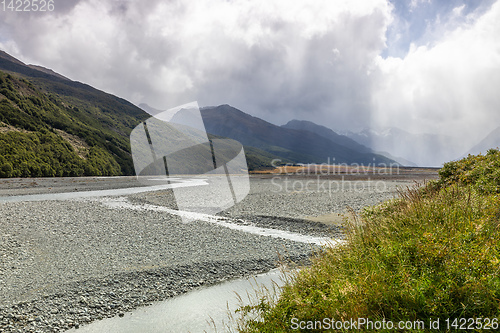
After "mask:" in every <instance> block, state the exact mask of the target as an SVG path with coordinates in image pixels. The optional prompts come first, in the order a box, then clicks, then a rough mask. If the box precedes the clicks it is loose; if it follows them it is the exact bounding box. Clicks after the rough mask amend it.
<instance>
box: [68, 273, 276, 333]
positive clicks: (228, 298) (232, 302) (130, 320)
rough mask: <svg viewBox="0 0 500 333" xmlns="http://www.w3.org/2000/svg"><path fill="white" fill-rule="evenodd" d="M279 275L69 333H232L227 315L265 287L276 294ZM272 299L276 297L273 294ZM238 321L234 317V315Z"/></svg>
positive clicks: (195, 293) (224, 285)
mask: <svg viewBox="0 0 500 333" xmlns="http://www.w3.org/2000/svg"><path fill="white" fill-rule="evenodd" d="M282 276H283V275H282V273H281V272H280V270H279V269H274V270H272V271H270V272H268V273H265V274H260V275H257V276H254V277H251V278H247V279H237V280H232V281H227V282H224V283H221V284H218V285H215V286H211V287H206V288H200V289H196V290H193V291H191V292H188V293H186V294H184V295H180V296H177V297H173V298H171V299H168V300H166V301H163V302H157V303H154V304H153V305H151V306H147V307H142V308H139V309H136V310H134V311H132V312H129V313H126V314H125V315H124V316H123V317H118V316H116V317H113V318H108V319H103V320H101V321H97V322H93V323H91V324H89V325H86V326H82V327H80V328H79V329H71V330H69V331H67V332H68V333H69V332H79V333H83V332H87V333H137V332H141V333H156V332H158V333H160V332H162V333H165V332H172V333H174V332H175V333H184V332H191V333H197V332H235V326H236V324H235V321H234V320H230V318H229V313H232V314H234V312H235V310H236V309H238V308H239V306H241V305H242V303H241V302H240V300H239V299H238V297H237V295H236V293H237V294H238V295H240V296H241V300H242V301H243V304H244V305H247V304H250V302H251V299H255V293H256V290H261V288H263V287H266V288H267V289H268V290H269V291H271V292H273V290H274V291H276V292H277V291H278V288H274V287H276V286H282V285H283V284H284V282H283V279H282ZM275 295H276V293H275ZM234 316H235V318H238V314H235V315H234Z"/></svg>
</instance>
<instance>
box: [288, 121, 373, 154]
mask: <svg viewBox="0 0 500 333" xmlns="http://www.w3.org/2000/svg"><path fill="white" fill-rule="evenodd" d="M281 127H284V128H291V129H296V130H303V131H309V132H312V133H316V134H319V135H321V136H322V137H325V138H327V139H329V140H330V141H332V142H335V143H337V144H339V145H342V146H344V147H347V148H350V149H353V150H355V151H358V152H360V153H372V152H373V151H372V150H371V149H370V148H368V147H366V146H363V145H361V144H359V143H358V142H356V141H354V140H353V139H351V138H348V137H347V136H344V135H340V134H337V133H335V132H334V131H333V130H331V129H329V128H328V127H325V126H321V125H318V124H315V123H313V122H311V121H307V120H296V119H294V120H290V121H289V122H288V123H286V124H285V125H281Z"/></svg>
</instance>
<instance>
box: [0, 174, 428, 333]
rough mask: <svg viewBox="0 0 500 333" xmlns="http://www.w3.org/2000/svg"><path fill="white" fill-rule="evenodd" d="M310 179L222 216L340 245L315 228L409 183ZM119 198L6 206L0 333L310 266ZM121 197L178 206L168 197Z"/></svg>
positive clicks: (307, 250)
mask: <svg viewBox="0 0 500 333" xmlns="http://www.w3.org/2000/svg"><path fill="white" fill-rule="evenodd" d="M432 176H433V175H432V174H430V177H429V178H432ZM308 179H309V180H314V178H299V177H297V178H294V179H293V181H295V182H296V183H295V187H294V188H289V189H285V187H284V185H283V184H284V183H283V182H284V181H285V179H284V178H283V177H281V178H279V179H278V178H274V177H252V178H251V183H250V184H251V192H250V194H249V195H248V196H247V197H246V198H245V199H244V200H243V201H241V202H240V203H238V204H237V205H235V206H233V207H232V208H230V209H228V210H226V211H225V212H222V213H220V214H219V215H220V216H221V217H224V218H226V221H229V222H231V223H235V224H238V223H239V224H245V225H255V226H258V227H262V228H271V229H279V230H285V231H288V232H293V233H300V234H303V235H311V236H321V237H325V236H333V237H338V238H339V237H342V236H341V228H339V227H338V226H337V225H336V224H328V223H321V222H318V221H321V217H322V216H323V217H324V216H333V215H332V214H338V213H343V212H345V209H346V206H350V207H352V208H353V209H354V210H360V209H361V208H362V207H364V206H366V205H373V204H376V203H378V202H381V201H383V200H386V199H390V198H392V197H394V196H395V195H396V187H397V186H403V187H404V186H406V185H409V184H411V180H410V179H406V178H405V179H399V178H397V177H396V178H394V179H385V180H382V181H381V182H379V183H375V182H370V181H367V180H357V181H356V183H357V186H358V187H357V188H355V187H353V186H352V185H353V182H354V181H353V182H351V184H350V185H351V186H350V187H344V188H343V189H341V188H339V189H336V190H335V191H332V190H331V188H330V190H325V187H324V186H323V187H321V185H319V187H318V185H317V184H315V183H314V182H310V183H308V184H306V182H307V180H308ZM45 182H46V184H44V186H49V185H50V182H47V181H45ZM280 182H281V183H280ZM298 182H302V188H301V187H300V186H301V185H299V183H298ZM343 182H344V185H347V183H349V181H347V183H346V182H345V181H343ZM279 183H280V184H282V186H281V188H280V187H279V186H278V185H277V184H279ZM47 184H48V185H47ZM120 184H122V182H120ZM382 184H384V186H382ZM327 185H328V184H327ZM0 186H1V184H0ZM10 186H12V185H10ZM120 186H121V187H123V186H122V185H120ZM377 186H378V188H377ZM100 188H106V186H105V185H102V186H101V185H100ZM326 188H328V186H326ZM29 193H30V192H29V190H23V192H22V194H23V195H25V194H29ZM33 193H44V191H43V189H36V190H34V192H33ZM115 199H116V197H103V198H86V199H72V200H57V201H34V202H29V201H28V202H4V203H0V237H1V243H0V331H2V332H60V331H64V330H67V329H69V328H72V327H79V326H81V325H84V324H86V323H89V322H91V321H94V320H98V319H102V318H106V317H112V316H115V315H123V313H125V312H127V311H130V310H132V309H135V308H137V307H139V306H144V305H148V304H150V303H151V302H154V301H159V300H164V299H166V298H168V297H173V296H176V295H179V294H181V293H184V292H187V291H189V290H191V289H193V288H196V287H200V286H209V285H212V284H214V283H218V282H220V281H224V280H227V279H232V278H236V277H244V276H248V275H251V274H256V273H259V272H264V271H268V270H270V269H271V268H274V267H276V266H277V265H278V261H279V256H280V255H284V256H285V259H287V260H291V261H294V262H302V263H305V262H307V260H308V257H309V256H310V254H311V251H312V250H313V248H314V247H313V246H311V245H310V244H305V243H300V242H296V241H292V240H288V239H281V238H272V237H267V236H260V235H255V234H250V233H247V232H243V231H240V230H233V229H229V228H226V227H224V226H220V225H217V224H214V223H209V222H206V221H194V222H191V223H182V221H181V219H180V217H178V216H175V215H172V214H170V213H168V212H164V211H159V210H147V209H138V210H133V209H127V208H123V207H122V208H120V207H111V206H109V205H106V202H107V200H115ZM123 199H124V200H127V202H130V203H132V204H135V205H144V204H148V205H154V206H160V207H169V208H175V202H173V196H172V193H171V192H169V190H164V191H157V192H146V193H139V194H132V195H128V196H126V197H125V198H123Z"/></svg>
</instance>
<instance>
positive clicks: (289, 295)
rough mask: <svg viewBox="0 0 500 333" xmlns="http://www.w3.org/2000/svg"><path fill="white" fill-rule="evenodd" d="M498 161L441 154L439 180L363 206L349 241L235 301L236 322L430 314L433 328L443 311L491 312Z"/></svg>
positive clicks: (463, 314)
mask: <svg viewBox="0 0 500 333" xmlns="http://www.w3.org/2000/svg"><path fill="white" fill-rule="evenodd" d="M499 162H500V153H499V152H498V150H490V151H489V152H488V154H487V155H486V156H469V157H468V158H466V159H463V160H461V161H457V162H450V163H447V164H446V165H445V167H444V168H443V169H442V170H441V172H440V179H439V180H438V181H436V182H431V183H429V184H427V185H426V186H422V187H418V186H416V187H414V188H408V189H407V190H406V191H402V192H401V198H400V199H394V200H391V201H388V202H385V203H383V204H381V205H378V206H375V207H370V208H367V209H365V211H364V212H363V214H362V215H361V217H360V220H361V221H358V222H362V223H351V224H350V226H349V228H348V231H347V239H348V242H347V243H346V244H345V245H343V246H340V247H336V248H326V249H324V251H322V252H321V253H320V254H318V255H317V257H316V258H314V260H313V264H312V265H311V266H310V267H307V268H304V269H302V270H301V271H300V272H299V273H297V274H294V275H293V276H292V278H291V282H290V283H288V284H287V285H286V286H285V287H284V288H283V290H282V294H281V296H280V297H279V298H278V299H276V298H274V299H273V298H271V297H262V298H261V300H260V302H258V304H254V305H253V306H247V307H243V308H241V309H240V312H241V313H242V315H243V316H244V318H246V320H245V321H243V324H242V325H241V327H240V332H289V331H293V330H292V329H291V324H292V318H297V320H299V321H305V322H307V321H318V320H319V321H321V320H323V318H333V319H334V320H342V321H344V320H351V319H358V318H369V319H371V320H372V321H376V320H385V321H386V322H387V321H392V322H393V323H394V324H395V325H397V323H399V321H416V320H421V321H423V322H424V323H425V325H426V326H425V327H426V329H424V330H420V331H428V330H429V327H428V325H429V320H436V319H437V318H440V329H439V330H440V331H447V325H446V322H445V320H446V319H447V318H450V319H452V320H451V321H450V324H452V323H453V319H454V318H498V317H499V315H500V237H499V231H500V230H499V229H500V195H499V194H498V170H499V168H498V165H499V164H498V163H499ZM450 170H451V171H450ZM256 315H257V316H258V319H255V316H256ZM317 327H319V326H317ZM323 328H325V327H323ZM298 331H304V332H323V331H325V330H319V329H318V330H314V329H309V330H308V329H304V330H298ZM362 331H370V330H367V329H364V330H362ZM378 331H384V330H378ZM386 331H392V330H386ZM402 331H404V330H402ZM435 331H436V330H435ZM490 331H495V330H494V329H492V330H490Z"/></svg>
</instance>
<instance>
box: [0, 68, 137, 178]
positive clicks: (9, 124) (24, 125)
mask: <svg viewBox="0 0 500 333" xmlns="http://www.w3.org/2000/svg"><path fill="white" fill-rule="evenodd" d="M83 104H84V102H78V101H75V103H69V102H68V101H67V100H65V99H64V98H62V97H61V96H58V95H56V94H54V93H50V92H46V91H44V90H42V88H40V87H39V86H37V85H36V84H34V83H31V82H29V81H28V80H26V79H23V78H21V77H18V76H16V75H14V74H7V73H5V72H0V177H53V176H90V175H99V176H101V175H102V176H112V175H121V174H132V173H133V166H132V161H131V157H130V153H129V151H130V148H129V144H128V135H127V136H124V135H123V134H125V135H126V132H127V128H126V126H125V125H124V124H121V123H119V122H117V121H115V122H114V124H111V123H110V126H105V125H102V124H99V120H98V119H95V118H92V117H91V116H90V115H88V114H89V113H90V112H89V111H87V110H88V109H87V108H85V107H84V106H83ZM89 109H90V107H89ZM106 120H108V121H110V120H112V118H111V119H109V118H108V119H106ZM129 121H132V119H129ZM138 122H139V121H138V120H135V123H138ZM112 128H114V129H120V130H121V131H122V132H123V134H121V133H119V132H114V131H113V130H112ZM128 131H130V129H128ZM70 142H72V143H73V145H72V144H71V143H70ZM78 143H79V144H78Z"/></svg>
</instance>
